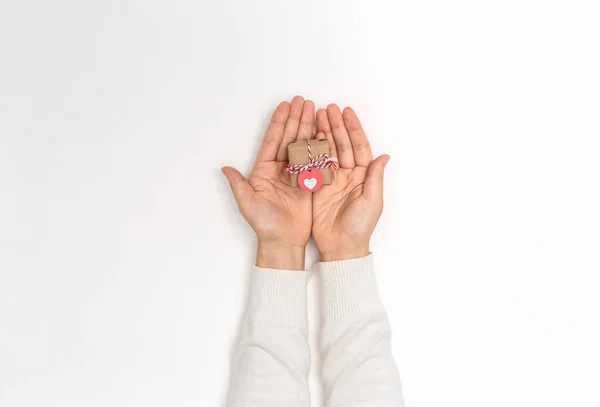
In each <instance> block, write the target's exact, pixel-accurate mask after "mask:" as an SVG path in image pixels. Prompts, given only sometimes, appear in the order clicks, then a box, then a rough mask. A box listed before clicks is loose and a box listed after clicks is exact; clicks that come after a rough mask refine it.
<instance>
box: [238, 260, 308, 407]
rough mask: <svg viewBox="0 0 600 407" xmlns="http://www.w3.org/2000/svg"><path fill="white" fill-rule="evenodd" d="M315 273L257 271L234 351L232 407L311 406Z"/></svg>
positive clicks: (257, 268) (257, 269)
mask: <svg viewBox="0 0 600 407" xmlns="http://www.w3.org/2000/svg"><path fill="white" fill-rule="evenodd" d="M309 276H310V273H309V272H307V271H298V270H274V269H264V268H259V267H255V268H254V270H253V272H252V280H251V287H250V296H249V299H248V309H247V311H246V316H245V318H244V320H243V322H242V326H241V329H240V334H239V342H238V344H237V345H236V347H235V349H234V352H233V365H232V375H231V376H232V379H231V388H230V391H229V399H228V404H227V406H228V407H309V405H310V396H309V390H308V373H309V370H310V350H309V345H308V317H307V309H306V285H307V282H308V279H309Z"/></svg>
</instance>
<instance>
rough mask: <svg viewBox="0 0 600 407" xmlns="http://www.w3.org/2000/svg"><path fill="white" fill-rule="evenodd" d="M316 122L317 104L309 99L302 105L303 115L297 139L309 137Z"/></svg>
mask: <svg viewBox="0 0 600 407" xmlns="http://www.w3.org/2000/svg"><path fill="white" fill-rule="evenodd" d="M314 122H315V104H314V103H313V102H312V101H310V100H307V101H305V102H304V106H303V107H302V117H301V118H300V126H299V127H298V137H297V138H296V139H297V140H302V139H309V138H311V137H312V136H314V134H313V128H314Z"/></svg>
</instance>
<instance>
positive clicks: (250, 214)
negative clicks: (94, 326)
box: [241, 161, 312, 246]
mask: <svg viewBox="0 0 600 407" xmlns="http://www.w3.org/2000/svg"><path fill="white" fill-rule="evenodd" d="M289 177H290V176H289V173H287V172H286V171H285V170H284V169H283V166H282V165H281V163H280V162H277V161H270V162H261V163H257V165H256V167H255V168H254V170H253V171H252V175H251V176H250V179H249V180H248V182H249V183H250V185H251V186H252V189H253V190H254V194H252V196H251V197H250V199H249V200H248V201H246V202H242V203H241V209H242V212H243V213H244V216H245V217H246V218H247V219H248V222H249V223H250V224H251V225H252V227H253V228H254V229H255V230H257V231H258V230H260V233H261V236H263V237H264V238H265V239H268V240H273V241H275V240H277V241H283V240H286V243H289V244H292V245H297V246H301V245H306V243H307V242H308V239H309V237H310V231H311V228H310V225H311V222H312V219H311V216H312V215H311V207H312V203H311V196H310V194H309V193H306V192H304V191H302V190H301V189H300V188H294V187H291V186H290V185H289Z"/></svg>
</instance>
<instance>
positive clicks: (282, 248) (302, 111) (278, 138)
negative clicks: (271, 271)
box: [222, 96, 315, 270]
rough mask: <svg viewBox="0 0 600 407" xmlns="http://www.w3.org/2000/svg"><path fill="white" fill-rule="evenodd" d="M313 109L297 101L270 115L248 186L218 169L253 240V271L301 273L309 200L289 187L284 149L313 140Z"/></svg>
mask: <svg viewBox="0 0 600 407" xmlns="http://www.w3.org/2000/svg"><path fill="white" fill-rule="evenodd" d="M314 116H315V105H314V104H313V102H311V101H308V100H307V101H304V99H303V98H302V97H300V96H296V97H295V98H294V99H292V102H291V104H290V103H288V102H281V104H280V105H279V106H277V108H276V109H275V111H274V112H273V116H272V118H271V123H270V124H269V127H268V128H267V131H266V133H265V136H264V139H263V142H262V146H261V147H260V150H259V152H258V156H257V157H256V163H255V164H254V168H253V169H252V173H251V174H250V177H249V178H248V180H246V179H245V178H244V176H243V175H242V174H240V172H239V171H238V170H236V169H235V168H232V167H223V169H222V171H223V173H224V174H225V176H226V177H227V180H228V181H229V184H230V186H231V190H232V192H233V195H234V197H235V200H236V201H237V204H238V207H239V208H240V211H241V212H242V215H244V218H246V220H247V221H248V223H249V224H250V226H251V227H252V229H254V232H255V233H256V236H257V237H258V252H257V258H256V265H257V266H259V267H267V268H276V269H287V270H302V269H304V255H305V248H306V244H307V243H308V239H309V238H310V232H311V224H312V197H311V194H308V193H306V192H304V191H303V190H301V189H300V188H294V187H291V186H290V174H289V173H288V172H287V171H286V170H285V168H284V166H285V165H286V164H287V161H288V155H287V146H288V144H289V143H293V142H294V141H296V139H308V138H310V137H313V136H314V133H315V129H314Z"/></svg>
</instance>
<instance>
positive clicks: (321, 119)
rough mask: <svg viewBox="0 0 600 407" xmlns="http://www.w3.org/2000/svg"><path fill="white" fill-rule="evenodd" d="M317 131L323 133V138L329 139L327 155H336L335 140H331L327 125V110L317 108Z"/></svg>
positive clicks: (329, 128)
mask: <svg viewBox="0 0 600 407" xmlns="http://www.w3.org/2000/svg"><path fill="white" fill-rule="evenodd" d="M317 131H318V132H319V133H323V134H324V135H325V138H326V139H327V140H328V141H329V148H330V150H331V152H330V154H329V155H330V156H331V157H337V151H336V148H335V141H334V140H333V134H332V133H331V126H330V125H329V118H327V110H325V109H319V110H318V111H317Z"/></svg>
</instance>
